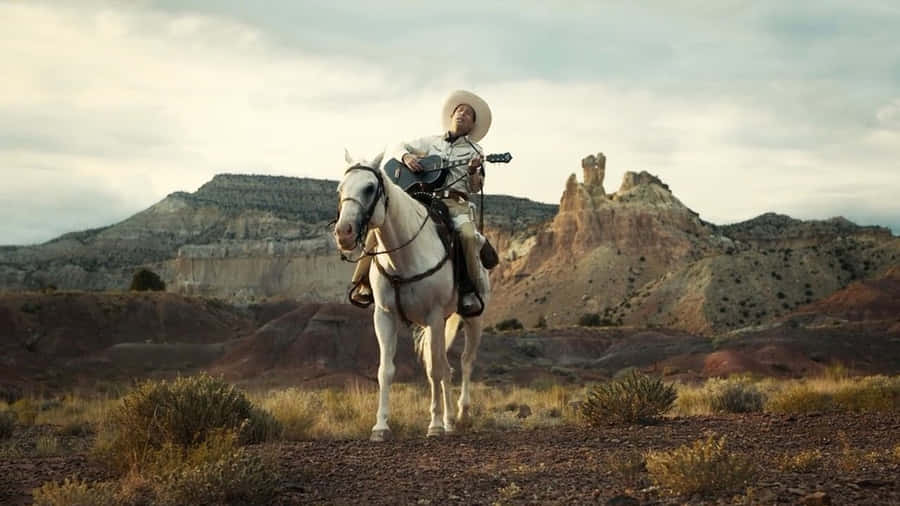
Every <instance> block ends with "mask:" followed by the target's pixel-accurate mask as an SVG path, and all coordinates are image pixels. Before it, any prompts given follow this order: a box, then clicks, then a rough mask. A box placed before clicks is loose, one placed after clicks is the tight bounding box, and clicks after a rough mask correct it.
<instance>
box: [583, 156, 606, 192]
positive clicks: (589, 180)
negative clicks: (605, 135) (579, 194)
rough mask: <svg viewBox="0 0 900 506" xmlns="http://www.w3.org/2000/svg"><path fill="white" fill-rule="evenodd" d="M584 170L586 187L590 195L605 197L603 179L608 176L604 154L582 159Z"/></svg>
mask: <svg viewBox="0 0 900 506" xmlns="http://www.w3.org/2000/svg"><path fill="white" fill-rule="evenodd" d="M581 168H582V169H584V186H585V187H586V188H587V190H588V192H589V193H590V194H592V195H593V194H597V193H599V194H600V195H604V194H605V192H604V190H603V178H604V177H605V176H606V156H604V155H603V153H597V154H596V155H588V156H586V157H584V158H582V159H581Z"/></svg>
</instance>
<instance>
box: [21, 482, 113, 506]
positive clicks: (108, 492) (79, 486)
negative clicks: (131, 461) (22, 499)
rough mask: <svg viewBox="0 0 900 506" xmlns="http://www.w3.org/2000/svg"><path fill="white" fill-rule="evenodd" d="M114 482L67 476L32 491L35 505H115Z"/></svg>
mask: <svg viewBox="0 0 900 506" xmlns="http://www.w3.org/2000/svg"><path fill="white" fill-rule="evenodd" d="M117 488H118V487H117V485H116V484H115V483H114V482H100V483H90V482H87V481H82V480H79V479H78V478H66V479H65V480H64V481H63V482H62V483H57V482H47V483H44V484H43V485H42V486H41V487H39V488H36V489H34V491H32V496H33V498H34V504H35V506H114V505H118V504H121V503H122V502H121V501H120V500H119V497H117V494H116V489H117Z"/></svg>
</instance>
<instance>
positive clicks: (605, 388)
mask: <svg viewBox="0 0 900 506" xmlns="http://www.w3.org/2000/svg"><path fill="white" fill-rule="evenodd" d="M676 397H677V395H676V394H675V388H674V387H672V385H666V384H664V383H663V382H662V379H660V378H651V377H649V376H647V375H644V374H641V373H639V372H637V371H633V372H631V373H630V374H628V375H626V376H624V377H623V378H621V379H618V380H614V381H610V382H607V383H601V384H600V385H598V386H596V387H595V388H594V389H593V390H592V391H591V392H589V393H588V395H587V399H585V401H584V403H582V405H581V414H582V416H583V417H584V419H585V421H587V422H588V423H589V424H591V425H594V426H599V425H603V424H606V423H633V422H649V421H652V420H655V419H656V418H658V417H659V416H661V415H663V414H664V413H665V412H667V411H668V410H669V409H671V408H672V404H673V403H674V402H675V398H676Z"/></svg>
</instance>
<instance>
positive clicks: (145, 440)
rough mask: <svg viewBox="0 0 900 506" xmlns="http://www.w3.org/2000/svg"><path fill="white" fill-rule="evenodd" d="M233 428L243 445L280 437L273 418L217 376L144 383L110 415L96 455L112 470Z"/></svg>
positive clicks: (194, 443) (192, 444) (140, 462)
mask: <svg viewBox="0 0 900 506" xmlns="http://www.w3.org/2000/svg"><path fill="white" fill-rule="evenodd" d="M225 429H227V430H234V431H236V433H237V434H238V437H239V439H240V442H241V443H256V442H262V441H265V440H267V439H270V438H272V437H274V436H276V435H278V434H279V433H280V429H279V427H278V423H277V422H276V421H275V420H274V418H272V416H271V415H270V414H269V413H267V412H265V411H263V410H261V409H259V408H257V407H256V406H254V405H253V404H252V403H251V402H250V400H249V399H248V398H247V396H246V395H245V394H244V393H243V392H242V391H240V390H239V389H237V388H236V387H234V386H233V385H230V384H228V383H226V382H225V381H223V380H222V379H220V378H214V377H212V376H209V375H206V374H201V375H199V376H192V377H182V378H178V379H176V380H174V381H166V380H162V381H147V382H145V383H143V384H141V385H140V386H138V388H137V389H135V390H134V391H133V392H131V393H129V394H128V395H126V396H125V397H124V398H123V399H122V401H121V404H120V405H119V407H118V409H115V410H114V411H113V412H112V413H111V416H110V420H109V422H108V431H109V435H108V436H107V437H105V438H100V439H99V440H98V447H97V451H98V453H99V454H100V455H101V456H102V457H103V458H104V459H105V460H107V461H108V462H109V463H111V464H112V465H113V466H114V467H118V468H119V469H120V470H123V471H124V470H128V469H130V468H134V467H140V466H142V465H143V464H145V463H146V462H147V460H148V458H150V457H152V455H153V453H154V452H156V451H158V450H160V449H161V448H163V447H164V446H165V445H167V444H170V445H174V446H177V447H181V448H191V447H196V446H198V445H200V444H202V443H203V442H204V441H205V440H206V438H207V437H208V435H209V434H210V433H211V432H212V431H216V430H225Z"/></svg>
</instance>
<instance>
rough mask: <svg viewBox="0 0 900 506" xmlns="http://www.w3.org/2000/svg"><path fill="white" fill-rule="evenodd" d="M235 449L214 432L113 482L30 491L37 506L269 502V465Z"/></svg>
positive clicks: (272, 483)
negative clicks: (138, 472)
mask: <svg viewBox="0 0 900 506" xmlns="http://www.w3.org/2000/svg"><path fill="white" fill-rule="evenodd" d="M237 445H238V434H237V432H235V431H233V430H212V431H210V433H209V434H208V437H207V439H206V440H205V441H204V442H203V443H200V444H199V445H197V446H196V447H193V448H183V447H180V446H177V445H174V444H172V443H166V444H165V445H164V446H163V447H162V448H160V449H158V450H156V451H154V452H153V455H152V458H151V459H150V462H149V463H148V465H147V467H146V468H145V470H144V472H143V473H142V474H130V475H128V476H127V477H125V478H123V479H121V480H118V481H114V482H100V483H88V482H84V481H81V480H78V479H77V478H76V479H71V478H66V480H65V481H64V482H62V483H61V484H60V483H45V484H44V485H43V486H42V487H40V488H38V489H35V490H34V491H33V496H34V500H35V504H38V505H46V506H57V505H60V506H61V505H70V504H74V505H139V504H141V505H143V504H159V505H181V504H270V503H271V502H272V500H273V499H274V497H275V495H276V494H277V493H278V487H277V483H278V480H279V476H278V473H277V471H276V470H275V468H274V466H273V462H272V461H271V460H270V459H267V458H265V457H263V456H259V455H252V454H250V453H249V452H248V451H247V450H246V449H245V448H239V447H238V446H237Z"/></svg>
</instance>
